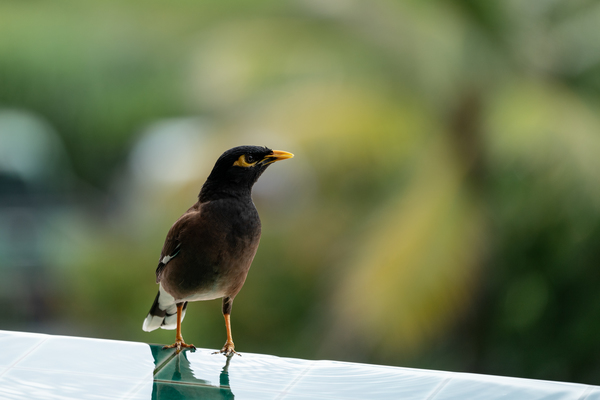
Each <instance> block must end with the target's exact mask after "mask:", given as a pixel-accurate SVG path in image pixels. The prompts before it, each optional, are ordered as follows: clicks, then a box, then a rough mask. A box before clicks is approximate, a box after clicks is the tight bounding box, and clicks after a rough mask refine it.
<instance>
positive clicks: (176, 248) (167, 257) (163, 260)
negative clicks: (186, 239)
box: [160, 243, 181, 265]
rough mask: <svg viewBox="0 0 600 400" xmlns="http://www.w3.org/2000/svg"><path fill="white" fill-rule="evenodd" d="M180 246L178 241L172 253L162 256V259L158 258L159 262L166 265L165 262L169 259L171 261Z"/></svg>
mask: <svg viewBox="0 0 600 400" xmlns="http://www.w3.org/2000/svg"><path fill="white" fill-rule="evenodd" d="M180 247H181V243H179V244H178V245H177V247H175V252H174V253H173V254H171V255H169V256H164V257H163V258H162V260H160V262H161V263H163V264H164V265H167V263H168V262H169V261H171V260H172V259H174V258H175V256H176V255H177V254H179V251H180V249H179V248H180Z"/></svg>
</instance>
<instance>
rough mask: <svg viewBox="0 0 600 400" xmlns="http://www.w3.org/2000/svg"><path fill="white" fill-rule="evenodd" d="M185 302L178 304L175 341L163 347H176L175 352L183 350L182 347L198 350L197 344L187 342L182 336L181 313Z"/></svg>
mask: <svg viewBox="0 0 600 400" xmlns="http://www.w3.org/2000/svg"><path fill="white" fill-rule="evenodd" d="M184 304H185V303H179V304H177V333H176V334H175V343H173V344H171V345H168V346H164V347H163V349H172V348H174V347H175V348H177V350H176V352H175V353H177V354H178V353H179V352H180V351H181V349H182V348H184V349H185V348H188V349H192V351H193V350H196V346H194V345H193V344H187V343H186V342H184V341H183V336H181V313H182V310H183V305H184Z"/></svg>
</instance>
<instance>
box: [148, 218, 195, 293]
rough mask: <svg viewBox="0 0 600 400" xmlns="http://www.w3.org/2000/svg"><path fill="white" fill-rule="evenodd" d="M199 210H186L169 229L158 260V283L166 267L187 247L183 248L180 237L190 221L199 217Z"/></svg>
mask: <svg viewBox="0 0 600 400" xmlns="http://www.w3.org/2000/svg"><path fill="white" fill-rule="evenodd" d="M197 213H198V211H194V212H190V210H188V212H186V213H185V214H183V215H182V216H181V217H180V218H179V219H178V220H177V221H175V223H174V224H173V226H172V227H171V229H169V232H168V233H167V238H166V239H165V244H164V245H163V248H162V251H161V252H160V258H159V260H158V267H157V268H156V283H159V282H160V280H161V278H162V274H163V272H164V270H165V267H166V266H167V264H168V263H169V261H171V260H172V259H173V258H175V257H177V255H179V254H180V252H181V251H182V250H183V251H185V249H182V248H181V241H180V237H181V236H182V235H183V233H184V232H185V231H186V229H187V228H188V226H189V222H190V220H191V219H192V218H195V217H197Z"/></svg>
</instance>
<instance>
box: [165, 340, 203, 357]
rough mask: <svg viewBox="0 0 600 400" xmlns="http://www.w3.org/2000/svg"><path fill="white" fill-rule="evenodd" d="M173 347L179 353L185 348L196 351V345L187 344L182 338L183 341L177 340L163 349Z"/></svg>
mask: <svg viewBox="0 0 600 400" xmlns="http://www.w3.org/2000/svg"><path fill="white" fill-rule="evenodd" d="M173 348H176V349H177V350H175V354H179V353H180V352H181V350H183V349H190V350H191V351H192V352H194V351H196V346H194V345H193V344H187V343H185V342H184V341H183V340H181V341H179V340H177V341H175V343H173V344H170V345H168V346H164V347H163V350H166V349H173Z"/></svg>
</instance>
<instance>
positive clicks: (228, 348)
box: [213, 341, 242, 357]
mask: <svg viewBox="0 0 600 400" xmlns="http://www.w3.org/2000/svg"><path fill="white" fill-rule="evenodd" d="M234 349H235V346H234V345H233V342H230V341H227V342H225V346H223V348H222V349H221V351H215V352H214V353H213V354H224V355H225V357H231V356H233V355H234V354H237V355H238V356H240V357H241V356H242V355H241V354H240V353H238V352H237V351H235V350H234Z"/></svg>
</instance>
